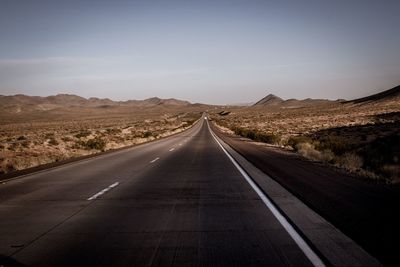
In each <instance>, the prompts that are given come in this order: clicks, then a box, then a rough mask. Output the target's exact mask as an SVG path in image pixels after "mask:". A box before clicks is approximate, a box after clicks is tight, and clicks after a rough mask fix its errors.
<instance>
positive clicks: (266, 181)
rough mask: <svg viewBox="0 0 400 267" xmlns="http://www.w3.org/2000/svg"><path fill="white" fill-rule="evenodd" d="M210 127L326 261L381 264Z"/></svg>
mask: <svg viewBox="0 0 400 267" xmlns="http://www.w3.org/2000/svg"><path fill="white" fill-rule="evenodd" d="M211 124H212V123H211ZM212 126H213V125H212ZM213 128H214V127H211V129H212V131H213V133H214V134H215V136H216V137H217V138H218V141H219V142H220V143H221V144H222V146H223V147H224V148H225V149H226V150H227V151H228V153H229V154H230V155H231V156H232V157H233V158H234V159H235V160H236V162H237V163H238V164H239V165H240V166H241V167H242V168H243V169H244V170H245V172H247V174H248V175H249V176H250V177H251V178H252V180H253V181H254V182H255V183H256V185H257V186H258V187H259V188H260V189H261V190H262V191H263V192H264V193H265V194H266V195H267V196H268V197H269V198H270V199H271V201H272V202H273V204H274V205H275V206H276V208H277V209H278V210H279V211H280V212H281V213H282V214H283V215H284V216H285V217H286V219H287V220H288V221H289V223H290V224H291V225H292V226H293V227H294V228H295V229H296V231H298V232H299V233H300V234H301V235H302V237H303V238H304V239H305V240H306V241H307V243H309V245H310V247H311V248H312V249H313V250H315V251H316V252H317V254H319V256H321V258H322V259H324V261H326V263H327V264H328V265H331V266H382V264H381V263H380V262H379V261H378V260H377V259H376V258H374V257H373V256H371V255H370V254H368V253H367V252H366V251H365V250H364V249H363V248H361V247H360V246H359V245H358V244H357V243H355V242H354V241H353V240H352V239H350V238H349V237H348V236H346V235H345V234H343V233H342V232H341V231H340V230H338V229H337V228H335V227H334V226H333V225H332V224H331V223H329V222H328V221H326V220H325V219H324V218H322V217H321V216H320V215H318V214H317V213H316V212H314V211H313V210H312V209H310V208H309V207H308V206H307V205H306V204H304V203H303V202H301V201H300V200H299V199H298V198H297V197H295V196H294V195H293V194H292V193H290V192H289V191H288V190H286V189H285V188H284V187H282V186H281V185H280V184H279V183H278V182H276V181H275V180H273V179H272V178H271V177H269V176H268V175H267V174H266V173H264V172H262V171H261V170H260V169H258V168H257V167H255V166H254V165H253V164H252V163H250V162H249V161H247V160H246V158H244V157H243V156H242V155H240V154H239V153H238V152H236V151H235V150H234V149H233V148H231V147H230V146H229V145H228V144H226V143H225V142H224V141H223V140H222V139H221V138H220V137H219V135H218V134H217V133H216V132H215V131H214V130H213Z"/></svg>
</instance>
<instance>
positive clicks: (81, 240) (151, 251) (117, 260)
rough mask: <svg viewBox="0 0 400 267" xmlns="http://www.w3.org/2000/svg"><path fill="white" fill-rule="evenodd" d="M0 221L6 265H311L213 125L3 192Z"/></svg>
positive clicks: (6, 186)
mask: <svg viewBox="0 0 400 267" xmlns="http://www.w3.org/2000/svg"><path fill="white" fill-rule="evenodd" d="M0 218H1V219H0V255H1V256H0V261H1V263H2V265H3V266H171V265H173V266H193V265H195V266H288V265H289V266H290V265H292V266H293V265H295V266H312V264H311V262H310V261H309V259H308V258H307V257H306V255H305V254H304V252H303V251H302V250H301V249H300V247H299V246H298V245H297V244H296V243H295V241H294V240H293V238H292V237H291V236H290V235H289V234H288V232H287V231H286V230H285V229H284V228H283V227H282V225H281V223H279V222H278V220H277V219H276V218H275V216H274V215H273V214H272V213H271V211H270V210H269V209H268V208H267V207H266V205H265V204H264V203H263V201H262V200H261V199H260V197H259V196H258V195H257V193H256V192H255V191H254V190H253V188H252V187H251V186H250V185H249V183H248V182H247V181H246V180H245V179H244V178H243V176H242V174H241V173H240V172H239V170H238V169H237V168H236V167H235V166H234V165H233V164H232V162H231V160H230V159H229V158H228V157H227V155H226V154H225V152H224V151H223V150H222V149H221V147H220V146H219V145H218V143H217V142H216V141H215V140H214V138H213V136H212V134H211V133H210V130H209V127H208V126H207V122H206V121H205V120H201V121H200V122H199V123H198V124H196V125H195V126H194V127H193V128H191V129H190V130H188V131H186V132H184V133H181V134H178V135H175V136H172V137H169V138H166V139H162V140H159V141H155V142H152V143H148V144H144V145H140V146H137V147H134V148H130V149H127V150H121V151H117V152H115V153H110V154H105V155H101V156H98V157H95V158H91V159H86V160H82V161H79V162H74V163H70V164H67V165H63V166H60V167H57V168H53V169H49V170H46V171H42V172H39V173H35V174H31V175H28V176H26V177H23V178H20V179H15V180H11V181H8V182H6V183H2V184H1V185H0Z"/></svg>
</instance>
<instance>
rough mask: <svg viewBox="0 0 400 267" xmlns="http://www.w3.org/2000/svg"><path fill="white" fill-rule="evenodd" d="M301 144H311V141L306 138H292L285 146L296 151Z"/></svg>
mask: <svg viewBox="0 0 400 267" xmlns="http://www.w3.org/2000/svg"><path fill="white" fill-rule="evenodd" d="M302 143H308V144H311V143H312V140H311V138H310V137H308V136H303V135H300V136H292V137H290V138H289V139H288V140H287V142H286V145H288V146H290V147H292V148H293V149H294V150H295V151H298V145H299V144H302Z"/></svg>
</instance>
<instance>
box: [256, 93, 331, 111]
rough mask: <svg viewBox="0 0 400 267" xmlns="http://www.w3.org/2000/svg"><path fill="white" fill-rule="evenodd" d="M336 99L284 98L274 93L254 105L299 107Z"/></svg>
mask: <svg viewBox="0 0 400 267" xmlns="http://www.w3.org/2000/svg"><path fill="white" fill-rule="evenodd" d="M331 102H335V101H331V100H327V99H311V98H307V99H304V100H298V99H294V98H292V99H288V100H283V99H282V98H280V97H277V96H275V95H273V94H269V95H267V96H266V97H264V98H263V99H261V100H259V101H258V102H256V103H255V104H254V105H253V107H275V108H299V107H307V106H312V105H321V104H326V103H331Z"/></svg>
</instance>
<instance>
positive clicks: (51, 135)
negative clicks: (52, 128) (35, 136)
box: [44, 133, 54, 139]
mask: <svg viewBox="0 0 400 267" xmlns="http://www.w3.org/2000/svg"><path fill="white" fill-rule="evenodd" d="M44 137H45V138H46V139H50V138H53V137H54V133H46V134H45V135H44Z"/></svg>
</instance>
